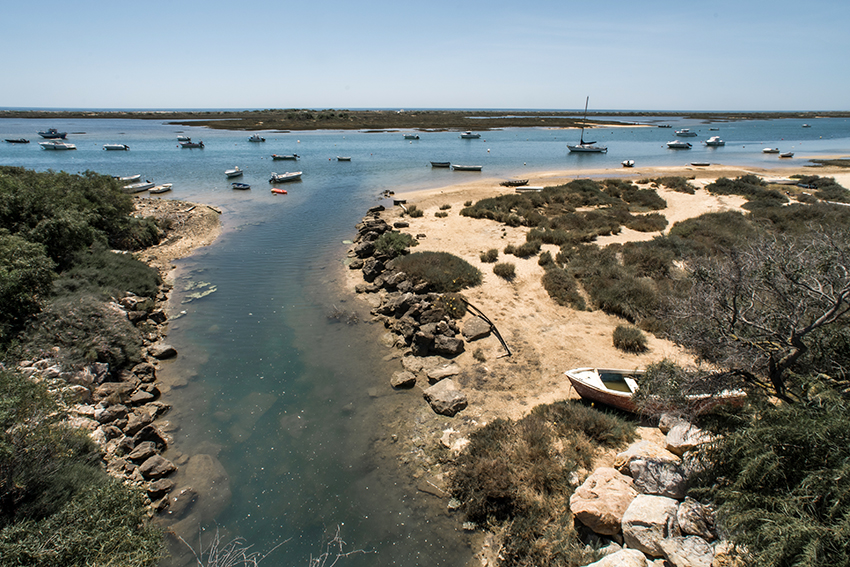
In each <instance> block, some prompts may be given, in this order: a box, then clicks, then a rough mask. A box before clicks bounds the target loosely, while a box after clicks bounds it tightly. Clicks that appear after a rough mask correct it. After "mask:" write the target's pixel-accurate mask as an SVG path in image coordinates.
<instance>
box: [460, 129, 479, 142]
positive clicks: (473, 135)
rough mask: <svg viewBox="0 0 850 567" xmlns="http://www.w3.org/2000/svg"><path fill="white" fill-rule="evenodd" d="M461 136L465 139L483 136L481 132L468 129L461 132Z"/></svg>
mask: <svg viewBox="0 0 850 567" xmlns="http://www.w3.org/2000/svg"><path fill="white" fill-rule="evenodd" d="M460 137H461V138H463V139H464V140H477V139H478V138H480V137H481V134H473V133H472V132H470V131H469V130H467V131H466V132H464V133H463V134H461V135H460Z"/></svg>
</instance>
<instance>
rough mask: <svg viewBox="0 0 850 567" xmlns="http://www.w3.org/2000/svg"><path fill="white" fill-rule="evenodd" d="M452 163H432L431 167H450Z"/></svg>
mask: <svg viewBox="0 0 850 567" xmlns="http://www.w3.org/2000/svg"><path fill="white" fill-rule="evenodd" d="M451 165H452V163H451V162H450V161H432V162H431V167H450V166H451Z"/></svg>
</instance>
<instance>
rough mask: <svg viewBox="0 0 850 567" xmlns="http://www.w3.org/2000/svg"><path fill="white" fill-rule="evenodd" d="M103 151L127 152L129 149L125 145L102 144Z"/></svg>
mask: <svg viewBox="0 0 850 567" xmlns="http://www.w3.org/2000/svg"><path fill="white" fill-rule="evenodd" d="M103 149H104V150H112V151H116V150H117V151H127V150H129V149H130V146H128V145H127V144H103Z"/></svg>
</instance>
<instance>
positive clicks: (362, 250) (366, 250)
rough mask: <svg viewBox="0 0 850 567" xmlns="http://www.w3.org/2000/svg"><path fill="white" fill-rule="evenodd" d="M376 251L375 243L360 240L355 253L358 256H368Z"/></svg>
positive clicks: (355, 247)
mask: <svg viewBox="0 0 850 567" xmlns="http://www.w3.org/2000/svg"><path fill="white" fill-rule="evenodd" d="M374 253H375V243H374V242H371V241H368V240H367V241H362V242H358V243H357V244H356V245H355V246H354V254H355V255H356V256H357V257H358V258H368V257H370V256H371V255H372V254H374Z"/></svg>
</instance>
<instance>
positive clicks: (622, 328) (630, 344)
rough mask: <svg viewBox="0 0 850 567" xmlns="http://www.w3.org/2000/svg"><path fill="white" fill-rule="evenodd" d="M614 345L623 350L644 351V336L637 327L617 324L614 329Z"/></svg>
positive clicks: (645, 347)
mask: <svg viewBox="0 0 850 567" xmlns="http://www.w3.org/2000/svg"><path fill="white" fill-rule="evenodd" d="M614 346H615V347H616V348H618V349H620V350H622V351H624V352H631V353H641V352H646V350H647V346H646V336H645V335H644V334H643V332H642V331H641V330H640V329H638V328H637V327H632V326H631V325H617V328H616V329H614Z"/></svg>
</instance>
